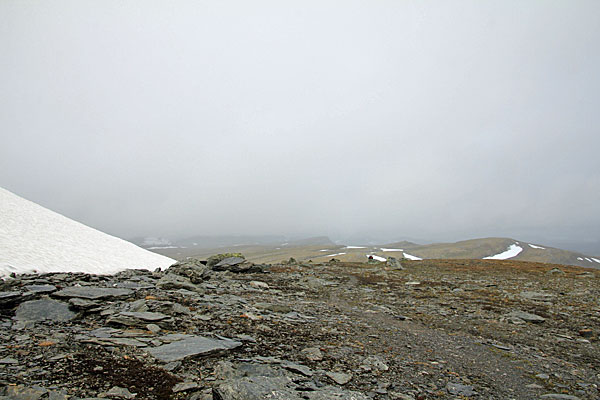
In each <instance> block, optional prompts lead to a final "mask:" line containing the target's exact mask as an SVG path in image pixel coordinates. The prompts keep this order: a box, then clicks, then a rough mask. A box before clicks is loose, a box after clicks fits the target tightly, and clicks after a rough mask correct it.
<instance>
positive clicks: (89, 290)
mask: <svg viewBox="0 0 600 400" xmlns="http://www.w3.org/2000/svg"><path fill="white" fill-rule="evenodd" d="M131 294H133V291H132V290H130V289H118V288H99V287H90V286H71V287H67V288H64V289H62V290H59V291H58V292H55V293H54V294H53V295H54V296H56V297H78V298H80V299H89V300H99V299H109V298H113V297H117V298H118V297H125V296H129V295H131Z"/></svg>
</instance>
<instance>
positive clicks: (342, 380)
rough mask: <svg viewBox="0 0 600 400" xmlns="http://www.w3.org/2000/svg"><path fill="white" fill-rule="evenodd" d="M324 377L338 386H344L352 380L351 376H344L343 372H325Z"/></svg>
mask: <svg viewBox="0 0 600 400" xmlns="http://www.w3.org/2000/svg"><path fill="white" fill-rule="evenodd" d="M325 375H327V376H328V377H329V378H330V379H331V380H333V381H334V382H335V383H337V384H338V385H345V384H346V383H348V382H350V381H351V380H352V374H345V373H343V372H326V373H325Z"/></svg>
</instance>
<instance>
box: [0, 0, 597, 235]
mask: <svg viewBox="0 0 600 400" xmlns="http://www.w3.org/2000/svg"><path fill="white" fill-rule="evenodd" d="M599 71H600V2H599V1H598V0H590V1H578V0H574V1H573V0H564V1H550V0H539V1H533V0H532V1H481V0H473V1H444V0H440V1H397V0H394V1H348V0H346V1H323V0H319V1H307V0H303V1H297V2H287V1H285V2H282V1H275V0H273V1H169V2H164V1H147V0H144V1H121V0H119V1H109V0H103V1H82V0H73V1H65V0H63V1H48V0H44V1H25V0H16V1H9V0H4V1H0V93H1V94H0V186H2V187H4V188H6V189H8V190H11V191H13V192H15V193H17V194H19V195H21V196H23V197H25V198H28V199H30V200H33V201H35V202H37V203H39V204H41V205H43V206H45V207H48V208H50V209H52V210H55V211H58V212H60V213H63V214H65V215H67V216H69V217H71V218H74V219H76V220H79V221H81V222H83V223H86V224H88V225H91V226H93V227H95V228H98V229H101V230H103V231H105V232H109V233H112V234H115V235H118V236H121V237H133V236H149V235H161V236H171V237H172V236H186V235H196V234H284V235H305V234H307V235H316V234H325V235H330V236H332V237H348V236H353V235H358V234H360V235H365V236H366V235H383V236H386V235H387V236H389V237H390V238H402V237H418V238H426V239H431V240H453V239H456V240H458V239H466V238H473V237H479V236H511V237H515V238H523V239H525V240H527V239H528V240H536V238H549V237H554V238H563V239H573V240H598V239H599V238H600V161H599V160H600V72H599Z"/></svg>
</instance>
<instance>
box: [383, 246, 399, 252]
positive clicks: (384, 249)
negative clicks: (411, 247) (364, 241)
mask: <svg viewBox="0 0 600 400" xmlns="http://www.w3.org/2000/svg"><path fill="white" fill-rule="evenodd" d="M380 249H381V251H403V250H402V249H386V248H384V247H380Z"/></svg>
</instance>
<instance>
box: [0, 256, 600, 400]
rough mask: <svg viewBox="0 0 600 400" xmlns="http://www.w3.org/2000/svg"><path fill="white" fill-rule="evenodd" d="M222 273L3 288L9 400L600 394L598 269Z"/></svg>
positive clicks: (374, 267) (36, 278)
mask: <svg viewBox="0 0 600 400" xmlns="http://www.w3.org/2000/svg"><path fill="white" fill-rule="evenodd" d="M216 261H219V260H216ZM216 261H215V262H211V263H209V265H210V266H207V265H205V264H204V263H201V262H199V261H188V262H185V263H181V264H178V265H176V266H173V267H171V268H170V269H168V270H166V271H156V272H149V271H143V270H129V271H125V272H122V273H120V274H118V275H115V276H97V275H88V274H72V273H68V274H67V273H57V274H44V275H20V276H16V277H11V278H7V279H5V280H4V282H0V311H1V314H0V318H1V319H0V338H1V346H0V387H1V388H0V399H46V398H48V399H55V400H58V399H84V398H85V399H90V398H113V399H217V400H238V399H240V400H241V399H309V400H315V399H323V400H324V399H355V400H362V399H467V398H473V399H539V398H541V399H598V398H600V391H599V389H598V388H599V385H600V351H599V346H598V345H599V342H598V333H599V332H600V303H599V299H600V271H597V270H584V269H582V268H577V267H564V266H556V265H548V264H536V263H524V262H514V261H513V262H511V261H492V260H426V261H404V260H403V261H402V266H399V265H396V264H393V263H391V264H390V265H387V264H384V263H372V264H360V263H341V262H335V261H332V262H328V263H320V264H316V263H303V264H300V263H295V262H291V263H286V264H277V265H272V266H267V265H253V264H251V263H248V262H244V261H243V260H242V259H238V258H235V257H234V258H228V259H225V260H222V261H220V262H219V263H216Z"/></svg>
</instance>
